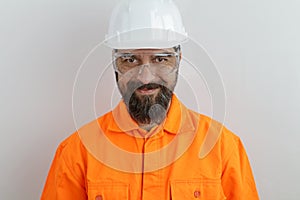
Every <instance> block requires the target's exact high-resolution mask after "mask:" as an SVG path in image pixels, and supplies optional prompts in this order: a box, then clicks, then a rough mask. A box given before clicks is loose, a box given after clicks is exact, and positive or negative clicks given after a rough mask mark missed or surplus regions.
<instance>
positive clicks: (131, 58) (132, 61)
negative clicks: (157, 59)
mask: <svg viewBox="0 0 300 200" xmlns="http://www.w3.org/2000/svg"><path fill="white" fill-rule="evenodd" d="M123 61H124V62H127V63H135V62H137V59H136V58H135V57H134V56H131V57H124V58H123Z"/></svg>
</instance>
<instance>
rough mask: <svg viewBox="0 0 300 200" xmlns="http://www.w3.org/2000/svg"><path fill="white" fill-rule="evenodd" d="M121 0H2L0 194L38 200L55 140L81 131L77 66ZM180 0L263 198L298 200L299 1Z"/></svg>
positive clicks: (60, 139)
mask: <svg viewBox="0 0 300 200" xmlns="http://www.w3.org/2000/svg"><path fill="white" fill-rule="evenodd" d="M116 2H117V0H98V1H95V0H94V1H91V0H90V1H83V0H44V1H39V0H27V1H21V0H19V1H17V0H1V1H0V88H1V90H0V91H1V99H0V122H1V126H0V134H1V141H0V146H1V151H0V155H1V161H0V166H1V172H0V199H28V200H32V199H39V197H40V193H41V191H42V188H43V185H44V181H45V179H46V176H47V173H48V170H49V167H50V164H51V161H52V159H53V156H54V153H55V150H56V147H57V145H58V144H59V143H60V142H61V141H62V140H63V139H64V138H66V137H67V136H68V135H70V134H71V133H72V132H74V131H75V130H76V126H75V124H74V121H73V113H72V89H73V83H74V80H75V76H76V72H77V70H78V68H79V66H80V64H81V63H82V61H83V59H84V58H85V57H86V55H87V54H88V53H89V51H90V50H91V49H92V48H93V47H94V46H95V45H96V44H98V43H99V42H101V41H102V40H103V39H104V35H105V33H106V28H107V25H108V18H109V15H110V12H111V10H112V7H113V5H114V4H115V3H116ZM176 3H177V4H178V5H179V8H180V10H181V12H182V15H183V18H184V22H185V25H186V29H187V30H188V32H189V35H190V36H191V37H192V38H194V39H195V40H196V41H197V42H199V43H201V44H202V45H203V46H204V47H205V48H206V50H207V51H208V52H209V54H210V56H211V57H212V59H213V60H214V62H215V63H216V65H217V67H218V69H219V71H220V73H221V74H222V77H223V80H224V84H225V88H226V93H227V106H226V109H227V115H226V120H225V125H226V126H227V127H228V128H229V129H231V130H232V131H234V132H235V133H236V134H237V135H239V136H240V137H241V139H242V140H243V142H244V145H245V147H246V150H247V152H248V155H249V159H250V162H251V164H252V168H253V172H254V175H255V178H256V183H257V187H258V191H259V194H260V197H261V199H266V200H269V199H272V200H279V199H282V200H287V199H288V200H293V199H294V200H296V199H299V196H300V190H299V188H300V182H299V179H300V173H299V169H300V160H299V158H298V157H299V156H298V154H300V148H299V139H300V136H299V130H298V125H299V119H300V105H299V102H300V94H299V90H300V68H299V66H300V58H299V52H300V39H299V35H300V28H299V20H300V12H299V9H300V3H299V1H297V0H286V1H279V0H246V1H239V0H228V1H216V0H210V1H203V0H184V1H183V0H181V1H180V0H177V1H176ZM195 53H196V52H195ZM180 92H181V93H182V92H184V91H179V93H180ZM100 106H101V105H100ZM83 108H84V104H83V105H82V109H83ZM82 119H85V120H86V121H88V120H89V119H88V118H85V116H83V117H82Z"/></svg>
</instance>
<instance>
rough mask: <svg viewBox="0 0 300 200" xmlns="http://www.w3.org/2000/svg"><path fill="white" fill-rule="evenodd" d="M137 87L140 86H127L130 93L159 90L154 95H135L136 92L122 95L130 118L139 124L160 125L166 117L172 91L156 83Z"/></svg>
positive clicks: (134, 84)
mask: <svg viewBox="0 0 300 200" xmlns="http://www.w3.org/2000/svg"><path fill="white" fill-rule="evenodd" d="M137 85H140V84H139V83H133V82H131V83H129V84H128V86H130V88H132V90H131V91H135V90H136V89H156V88H160V90H159V92H158V93H157V94H156V95H137V94H136V92H127V93H126V94H123V98H124V101H125V104H126V106H127V109H128V112H129V114H130V116H131V117H132V118H133V119H134V120H135V121H136V122H137V123H139V124H152V123H156V124H160V123H161V122H162V121H163V120H164V119H165V117H166V114H167V110H168V107H169V103H170V101H171V98H172V94H173V91H172V90H170V89H168V88H167V87H165V86H163V85H160V84H157V83H149V84H145V85H142V86H140V87H136V86H137ZM129 91H130V90H129Z"/></svg>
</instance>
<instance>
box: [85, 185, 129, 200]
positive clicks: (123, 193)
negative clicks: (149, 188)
mask: <svg viewBox="0 0 300 200" xmlns="http://www.w3.org/2000/svg"><path fill="white" fill-rule="evenodd" d="M128 193H129V185H128V184H126V183H122V182H114V181H112V182H111V181H97V182H90V181H89V182H88V199H89V200H119V199H125V200H126V199H128Z"/></svg>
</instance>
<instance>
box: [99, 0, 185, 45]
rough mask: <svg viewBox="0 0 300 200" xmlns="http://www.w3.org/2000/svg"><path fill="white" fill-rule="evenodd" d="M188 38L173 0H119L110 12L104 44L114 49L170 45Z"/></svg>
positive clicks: (177, 43)
mask: <svg viewBox="0 0 300 200" xmlns="http://www.w3.org/2000/svg"><path fill="white" fill-rule="evenodd" d="M187 38H188V37H187V33H186V32H185V29H184V26H183V23H182V18H181V15H180V12H179V10H178V8H177V6H176V5H175V4H174V2H173V1H172V0H122V1H121V2H120V3H119V4H118V5H117V6H116V7H115V8H114V10H113V12H112V15H111V19H110V23H109V29H108V34H107V35H106V38H105V39H106V40H105V44H106V45H107V46H109V47H111V48H114V49H141V48H169V47H174V46H177V45H179V44H181V43H182V42H184V41H185V40H187Z"/></svg>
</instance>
